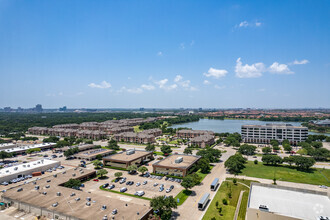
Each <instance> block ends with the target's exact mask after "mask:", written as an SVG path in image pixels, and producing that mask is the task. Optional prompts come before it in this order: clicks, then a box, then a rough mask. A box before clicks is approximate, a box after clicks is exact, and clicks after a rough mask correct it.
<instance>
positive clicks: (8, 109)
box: [3, 107, 11, 112]
mask: <svg viewBox="0 0 330 220" xmlns="http://www.w3.org/2000/svg"><path fill="white" fill-rule="evenodd" d="M3 110H4V111H5V112H11V108H10V107H4V108H3Z"/></svg>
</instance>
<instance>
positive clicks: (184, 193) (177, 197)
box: [174, 189, 192, 205]
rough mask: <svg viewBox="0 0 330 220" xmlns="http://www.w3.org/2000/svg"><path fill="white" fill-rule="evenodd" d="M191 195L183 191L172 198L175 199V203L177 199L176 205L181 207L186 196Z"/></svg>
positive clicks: (187, 191) (188, 191)
mask: <svg viewBox="0 0 330 220" xmlns="http://www.w3.org/2000/svg"><path fill="white" fill-rule="evenodd" d="M191 193H192V191H190V190H185V189H184V190H182V191H181V192H179V193H178V195H176V197H174V199H175V201H177V199H179V203H178V205H182V204H183V203H184V201H186V199H187V198H188V196H190V195H191Z"/></svg>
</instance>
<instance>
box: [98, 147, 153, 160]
mask: <svg viewBox="0 0 330 220" xmlns="http://www.w3.org/2000/svg"><path fill="white" fill-rule="evenodd" d="M130 150H132V149H130ZM127 151H129V150H126V151H123V152H120V153H118V154H114V155H110V156H108V157H104V158H103V160H108V161H111V160H113V161H125V162H129V161H132V160H136V159H138V158H140V157H144V156H148V155H150V154H152V153H153V152H152V151H142V150H135V152H134V153H133V154H129V155H127V154H126V152H127Z"/></svg>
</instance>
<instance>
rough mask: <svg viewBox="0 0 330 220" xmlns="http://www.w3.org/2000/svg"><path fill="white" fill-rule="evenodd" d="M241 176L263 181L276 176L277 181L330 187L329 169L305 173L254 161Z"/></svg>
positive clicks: (250, 162)
mask: <svg viewBox="0 0 330 220" xmlns="http://www.w3.org/2000/svg"><path fill="white" fill-rule="evenodd" d="M240 175H243V176H250V177H257V178H263V179H274V176H275V178H276V179H277V180H282V181H288V182H296V183H307V184H314V185H326V186H330V170H329V169H315V168H313V169H311V171H309V172H303V171H299V170H297V169H296V168H294V167H289V166H287V165H281V166H269V165H263V163H260V162H259V163H258V164H254V163H253V161H248V162H247V163H246V164H245V168H244V169H243V170H242V173H240Z"/></svg>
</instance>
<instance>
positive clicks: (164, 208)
mask: <svg viewBox="0 0 330 220" xmlns="http://www.w3.org/2000/svg"><path fill="white" fill-rule="evenodd" d="M150 206H151V207H152V208H153V210H155V211H158V213H157V214H158V215H159V216H160V218H161V219H162V220H169V219H171V216H172V209H176V208H177V207H178V204H177V202H176V201H175V199H174V198H173V196H168V197H164V196H157V197H154V198H152V199H151V201H150Z"/></svg>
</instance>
